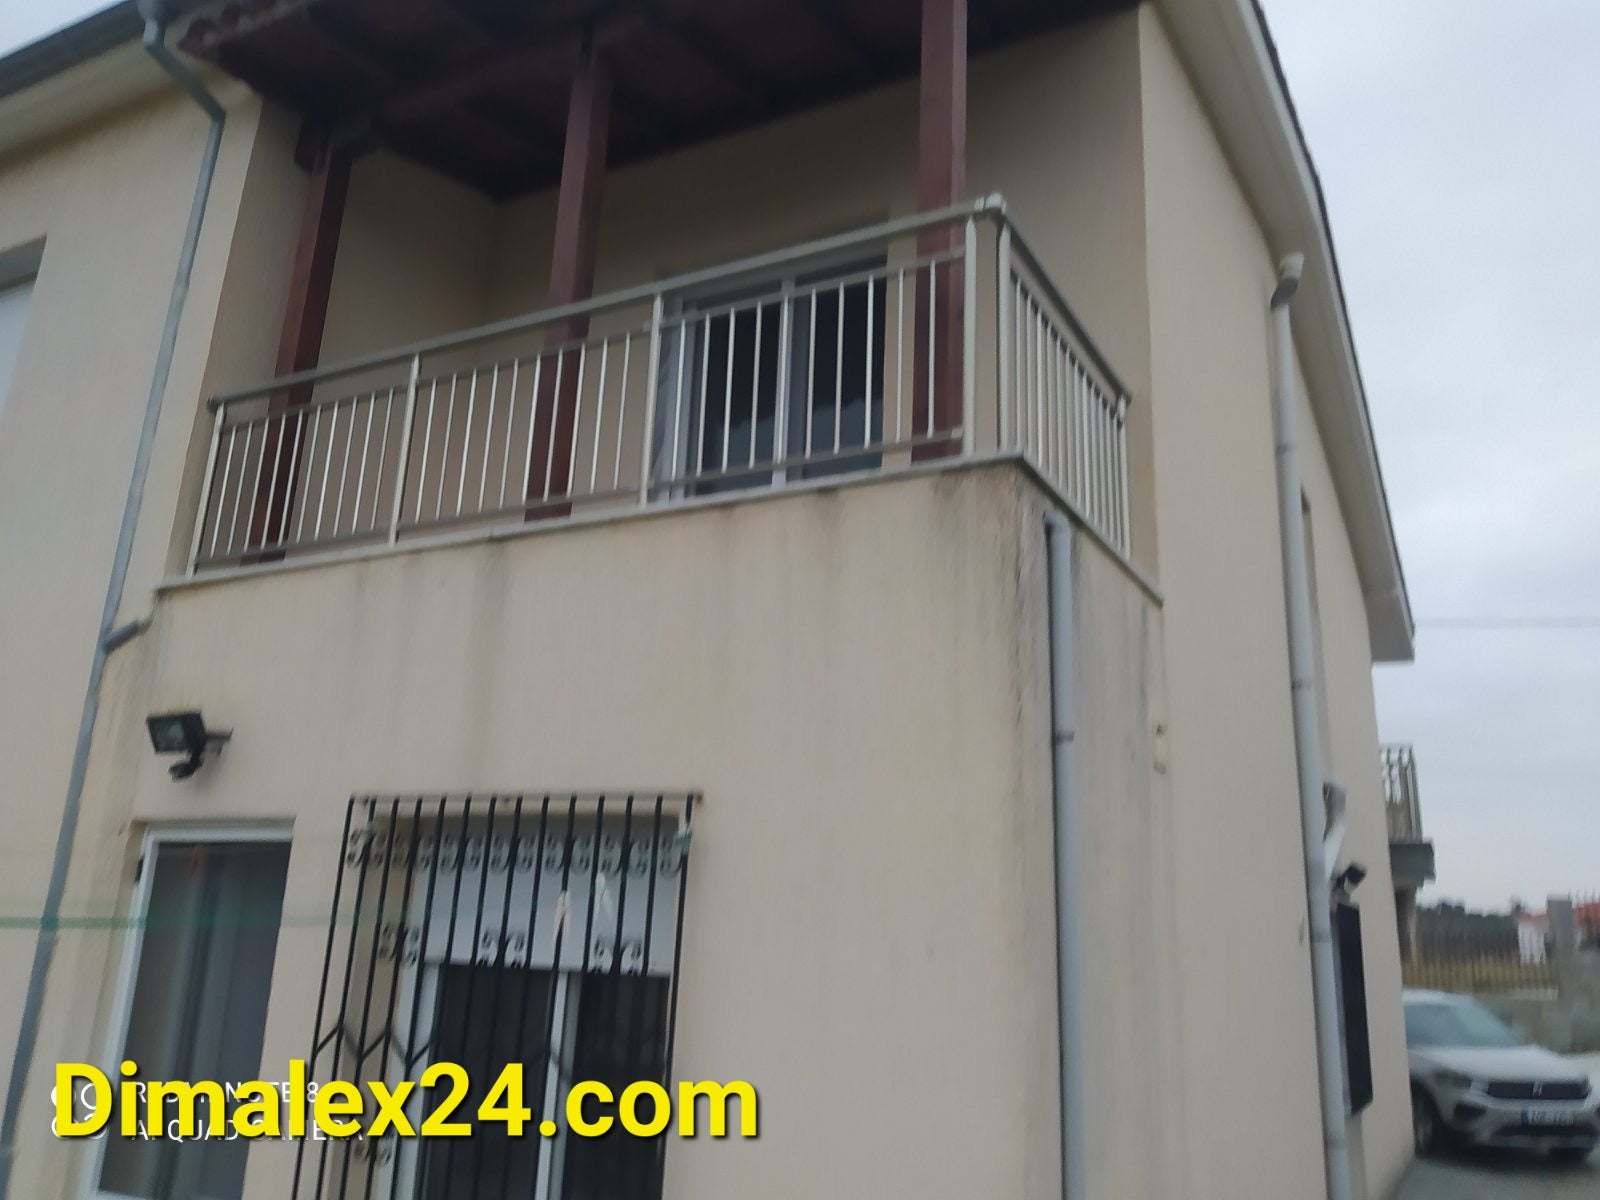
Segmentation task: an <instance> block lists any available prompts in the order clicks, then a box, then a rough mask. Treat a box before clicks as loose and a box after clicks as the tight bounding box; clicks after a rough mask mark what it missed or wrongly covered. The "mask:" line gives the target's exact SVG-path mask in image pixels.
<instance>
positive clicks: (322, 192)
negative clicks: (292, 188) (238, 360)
mask: <svg viewBox="0 0 1600 1200" xmlns="http://www.w3.org/2000/svg"><path fill="white" fill-rule="evenodd" d="M301 147H302V150H304V151H306V152H308V153H309V154H310V155H311V156H312V161H311V178H310V181H309V183H308V185H307V187H306V199H305V206H304V207H303V208H302V209H301V212H300V232H299V234H298V237H297V239H296V241H295V249H294V269H293V272H292V274H291V275H290V277H289V298H288V302H287V303H286V304H285V306H284V313H283V330H282V332H281V333H280V335H279V338H278V360H277V369H276V371H275V375H276V376H277V377H279V378H281V377H283V376H285V375H293V374H296V373H297V372H300V371H309V370H310V369H312V368H313V367H315V366H316V365H317V363H318V361H319V359H320V358H321V355H322V335H323V331H324V329H325V328H326V326H327V322H328V295H329V293H330V292H331V291H332V289H333V264H334V259H335V257H336V256H337V253H338V249H339V228H340V225H341V224H342V222H343V220H344V208H345V200H346V198H347V197H348V195H349V192H350V166H351V162H352V155H351V153H350V152H349V151H348V150H347V149H345V148H343V147H339V146H334V145H331V144H330V143H329V141H328V140H327V139H326V138H325V137H321V136H314V135H311V134H309V133H308V134H303V135H302V138H301ZM311 393H312V386H311V385H310V384H301V385H299V386H297V387H292V388H286V389H285V390H283V391H282V392H278V393H276V394H275V395H273V396H272V397H271V399H270V400H269V401H268V407H267V411H268V413H269V414H272V413H280V412H283V411H284V410H285V409H289V408H292V407H294V406H295V405H297V404H304V403H305V402H306V401H308V400H310V399H311ZM300 424H301V425H302V426H303V424H304V422H301V423H300ZM285 428H287V429H289V430H293V429H294V428H295V422H293V421H291V420H284V421H279V422H277V423H275V424H269V425H268V427H267V431H266V440H265V441H264V443H263V458H262V462H263V463H267V464H275V468H273V469H269V470H266V471H263V472H262V475H261V482H260V484H259V486H258V489H257V492H256V498H255V510H254V513H253V515H252V517H251V522H250V539H249V541H248V542H247V543H246V544H247V545H252V546H260V545H267V546H271V545H274V544H276V543H277V542H278V541H279V540H280V539H281V537H282V535H283V532H284V530H286V529H287V528H288V526H289V518H290V517H291V516H292V515H293V512H294V491H295V484H296V482H297V480H296V479H295V478H294V476H295V475H296V474H298V471H297V470H295V469H294V468H295V467H296V466H297V463H298V460H299V458H300V455H298V454H296V453H294V452H293V451H294V449H295V446H294V445H293V443H292V442H288V443H286V442H285V441H284V437H283V435H284V430H285ZM280 446H281V452H280ZM272 557H276V555H273V556H272Z"/></svg>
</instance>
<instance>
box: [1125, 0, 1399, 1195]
mask: <svg viewBox="0 0 1600 1200" xmlns="http://www.w3.org/2000/svg"><path fill="white" fill-rule="evenodd" d="M1141 28H1142V39H1141V40H1142V47H1143V54H1142V67H1143V76H1142V89H1143V96H1144V120H1145V136H1146V143H1145V144H1146V166H1145V171H1146V181H1147V184H1148V191H1147V193H1146V200H1145V211H1146V217H1147V222H1148V245H1149V263H1150V285H1149V287H1150V307H1151V363H1152V384H1151V387H1152V393H1153V400H1152V403H1153V405H1154V407H1155V410H1156V411H1155V431H1156V434H1155V467H1156V509H1157V520H1158V524H1159V526H1160V529H1161V547H1162V555H1161V573H1160V580H1161V587H1162V590H1163V594H1164V596H1165V599H1166V610H1165V615H1166V634H1167V670H1168V674H1167V681H1168V687H1169V696H1170V706H1171V712H1172V724H1171V753H1172V789H1173V809H1174V819H1175V824H1176V827H1177V833H1176V838H1177V841H1178V844H1179V845H1180V846H1181V847H1182V853H1181V854H1180V855H1178V857H1177V864H1176V872H1175V881H1176V893H1177V910H1178V920H1179V928H1180V932H1179V938H1178V940H1179V945H1180V958H1181V961H1182V962H1183V966H1184V969H1183V972H1182V978H1183V984H1182V987H1183V994H1182V1008H1183V1038H1184V1055H1185V1066H1186V1071H1185V1078H1186V1083H1187V1087H1188V1089H1189V1092H1188V1109H1189V1112H1190V1114H1191V1124H1190V1128H1189V1142H1190V1154H1191V1168H1192V1171H1193V1172H1194V1174H1193V1177H1192V1179H1193V1183H1192V1186H1193V1188H1194V1194H1197V1195H1228V1196H1261V1197H1268V1196H1281V1195H1312V1194H1317V1193H1318V1192H1319V1190H1320V1189H1321V1187H1322V1146H1321V1129H1320V1123H1319V1121H1320V1118H1319V1109H1318V1099H1317V1093H1316V1090H1315V1087H1314V1086H1312V1084H1313V1081H1314V1079H1315V1071H1316V1061H1315V1057H1314V1038H1313V1024H1312V1020H1313V1019H1312V1004H1311V987H1310V968H1309V951H1308V948H1307V942H1306V913H1305V904H1304V899H1303V895H1304V892H1303V889H1304V870H1303V867H1302V865H1301V862H1302V857H1301V854H1302V852H1301V841H1300V816H1299V806H1298V799H1297V795H1298V793H1297V783H1296V767H1295V753H1294V740H1293V729H1292V724H1291V721H1290V711H1289V703H1288V697H1289V691H1288V678H1289V674H1288V650H1287V632H1286V628H1285V623H1284V615H1283V601H1282V595H1283V592H1282V576H1281V556H1280V551H1279V529H1278V518H1277V508H1276V496H1275V467H1274V461H1273V430H1272V420H1271V409H1270V407H1269V404H1270V391H1269V380H1268V325H1267V299H1268V296H1269V295H1270V293H1271V290H1272V287H1273V272H1274V262H1273V259H1272V256H1271V254H1270V253H1269V251H1268V248H1267V245H1266V242H1265V239H1264V238H1263V236H1262V233H1261V229H1260V226H1259V224H1258V223H1257V220H1256V218H1255V216H1254V215H1253V213H1252V211H1251V207H1250V204H1249V202H1248V200H1247V199H1246V197H1245V196H1244V194H1243V193H1242V192H1241V190H1240V188H1239V185H1238V182H1237V180H1236V178H1235V176H1234V174H1233V172H1232V171H1231V169H1230V167H1229V164H1228V162H1227V161H1226V159H1225V158H1224V157H1223V155H1222V153H1221V151H1220V150H1219V148H1218V146H1217V143H1216V140H1215V138H1214V137H1213V136H1212V135H1211V131H1210V129H1209V126H1208V124H1207V119H1206V116H1205V114H1204V112H1203V110H1202V109H1201V107H1200V105H1199V103H1198V101H1197V100H1196V98H1195V95H1194V92H1193V90H1192V88H1191V87H1190V84H1189V81H1188V79H1187V77H1186V75H1185V73H1184V70H1183V67H1182V65H1181V63H1180V62H1179V60H1178V58H1177V56H1176V54H1175V52H1174V50H1173V48H1172V45H1171V44H1170V42H1169V40H1168V38H1167V36H1166V33H1165V31H1164V30H1163V28H1162V26H1161V23H1160V21H1159V19H1158V18H1157V17H1156V16H1155V14H1154V12H1153V11H1152V10H1146V11H1145V12H1144V14H1143V16H1142V26H1141ZM1200 230H1203V231H1204V234H1205V235H1204V236H1198V235H1197V231H1200ZM1303 390H1304V389H1303V388H1302V392H1303ZM1301 410H1302V420H1301V424H1302V444H1303V447H1304V453H1303V455H1302V461H1303V470H1304V472H1305V475H1306V492H1307V495H1308V498H1309V500H1310V504H1311V510H1312V520H1313V524H1314V527H1315V544H1316V554H1317V562H1316V574H1317V577H1318V583H1319V588H1320V597H1319V598H1320V604H1319V609H1320V617H1321V632H1322V643H1323V649H1324V657H1325V659H1326V661H1327V663H1328V679H1327V680H1326V681H1325V686H1324V688H1323V691H1324V693H1325V694H1326V696H1327V697H1328V702H1329V722H1328V723H1329V728H1330V731H1331V735H1332V740H1333V747H1332V754H1331V756H1330V759H1331V770H1330V774H1331V775H1332V776H1333V777H1335V778H1338V779H1339V780H1340V781H1341V782H1343V783H1344V784H1345V785H1346V787H1347V788H1348V790H1349V797H1350V813H1351V823H1352V827H1353V829H1352V837H1351V843H1350V845H1351V849H1352V850H1353V851H1354V853H1355V854H1356V857H1358V858H1359V859H1360V860H1361V861H1362V862H1363V863H1364V864H1365V865H1366V866H1367V867H1368V868H1369V870H1370V871H1371V875H1370V876H1369V878H1368V880H1367V882H1366V884H1365V885H1364V886H1363V888H1362V890H1361V893H1360V895H1359V899H1360V900H1362V901H1363V906H1364V918H1365V919H1364V921H1363V928H1364V933H1365V946H1366V970H1367V980H1368V992H1369V1015H1370V1020H1371V1025H1372V1050H1373V1067H1374V1073H1375V1077H1376V1087H1377V1092H1378V1096H1377V1100H1376V1102H1375V1104H1374V1106H1373V1107H1372V1108H1371V1109H1370V1110H1368V1112H1367V1113H1366V1114H1364V1115H1363V1116H1362V1117H1361V1118H1359V1119H1358V1120H1356V1121H1354V1122H1352V1137H1353V1141H1354V1142H1355V1144H1356V1146H1357V1166H1358V1176H1361V1177H1363V1182H1364V1183H1365V1185H1366V1194H1368V1195H1370V1196H1373V1197H1381V1196H1384V1195H1386V1194H1387V1192H1388V1190H1389V1187H1390V1186H1391V1184H1392V1183H1393V1181H1394V1180H1395V1178H1396V1177H1397V1175H1398V1173H1399V1170H1400V1169H1401V1167H1403V1165H1404V1163H1405V1162H1406V1160H1407V1158H1408V1156H1409V1151H1410V1148H1409V1136H1408V1127H1409V1122H1408V1119H1407V1117H1406V1113H1407V1112H1408V1111H1409V1093H1408V1089H1407V1085H1406V1082H1405V1068H1404V1054H1403V1049H1402V1045H1403V1038H1402V1032H1401V1021H1400V1010H1399V964H1398V958H1397V952H1396V947H1395V932H1394V928H1393V920H1392V916H1391V913H1392V909H1391V905H1390V902H1389V899H1388V896H1389V882H1388V862H1387V850H1386V843H1385V842H1384V836H1385V835H1384V834H1383V832H1382V825H1383V815H1382V804H1381V800H1380V799H1379V797H1378V795H1377V779H1376V765H1375V764H1376V763H1377V754H1378V748H1377V733H1376V719H1375V716H1374V709H1373V697H1372V685H1371V665H1372V664H1371V653H1370V650H1369V645H1370V643H1369V641H1368V638H1367V630H1366V621H1365V615H1364V609H1363V607H1362V602H1361V596H1360V590H1359V586H1358V584H1357V581H1356V577H1355V568H1354V559H1353V556H1352V554H1351V550H1350V545H1349V541H1348V537H1347V534H1346V531H1345V528H1344V525H1343V523H1342V521H1341V519H1340V516H1339V510H1338V505H1337V501H1336V499H1335V497H1334V494H1333V490H1332V483H1331V479H1330V477H1329V475H1328V469H1327V465H1326V459H1325V457H1324V456H1323V454H1322V450H1321V447H1320V444H1319V441H1318V438H1317V431H1316V427H1315V424H1314V422H1313V420H1312V418H1311V414H1310V409H1309V405H1307V404H1306V403H1305V400H1304V396H1303V395H1302V397H1301ZM1266 1096H1270V1097H1271V1098H1272V1102H1271V1103H1270V1104H1268V1105H1263V1104H1262V1103H1261V1100H1262V1098H1263V1097H1266ZM1241 1112H1251V1113H1252V1114H1253V1116H1252V1123H1253V1128H1254V1130H1255V1136H1254V1137H1252V1138H1248V1139H1247V1138H1241V1137H1239V1136H1238V1125H1237V1121H1238V1114H1239V1113H1241ZM1363 1160H1364V1164H1365V1165H1364V1167H1363V1166H1362V1161H1363Z"/></svg>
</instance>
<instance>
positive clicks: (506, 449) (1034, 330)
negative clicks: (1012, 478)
mask: <svg viewBox="0 0 1600 1200" xmlns="http://www.w3.org/2000/svg"><path fill="white" fill-rule="evenodd" d="M941 308H943V309H944V311H943V312H941ZM209 403H210V409H211V411H212V413H213V424H212V432H211V444H210V451H209V455H208V459H207V463H206V468H205V477H204V483H203V487H202V495H201V501H200V509H199V513H198V516H197V519H196V521H195V526H194V533H193V540H192V544H191V551H190V557H189V564H188V566H189V572H190V573H191V574H195V573H203V572H216V571H218V570H223V569H239V568H250V567H254V566H258V565H262V564H266V563H271V562H277V561H281V560H284V559H300V558H307V557H311V556H324V557H325V556H336V555H338V554H341V553H347V552H350V551H354V550H357V549H361V548H370V547H383V546H395V545H400V544H411V543H415V542H417V541H420V540H425V539H430V538H438V537H441V536H474V535H481V534H483V533H485V532H486V531H491V530H500V529H505V528H508V527H518V528H522V527H526V525H527V523H529V522H550V521H561V520H568V519H572V518H576V517H580V516H591V515H595V514H604V513H615V512H621V511H626V510H631V509H639V508H653V507H657V506H661V505H672V504H683V503H686V502H691V501H695V500H701V499H704V498H708V497H717V496H723V497H726V496H727V495H729V494H731V493H737V494H748V493H751V492H755V491H760V490H770V489H775V488H786V487H795V486H801V485H813V486H814V485H816V484H817V483H818V482H819V481H833V480H836V479H839V478H841V477H844V476H848V475H859V474H862V473H879V472H889V471H898V470H905V469H910V468H912V467H914V466H917V465H919V464H923V463H927V462H930V461H934V460H938V461H945V462H948V461H952V460H964V459H972V458H977V457H988V456H997V455H1015V456H1019V457H1021V458H1022V459H1025V460H1026V461H1027V462H1028V463H1029V464H1030V465H1031V466H1032V468H1033V469H1034V470H1035V471H1036V472H1037V473H1038V474H1039V476H1041V477H1042V479H1043V480H1045V481H1046V482H1047V483H1048V484H1049V485H1050V486H1051V487H1053V488H1054V489H1055V490H1056V491H1057V492H1058V493H1059V495H1060V497H1061V498H1062V500H1063V501H1064V502H1065V503H1067V504H1068V505H1070V506H1071V507H1073V508H1074V509H1076V510H1077V512H1078V513H1079V515H1080V516H1081V518H1082V519H1083V520H1084V522H1085V523H1086V524H1088V525H1089V526H1090V527H1091V528H1092V529H1094V530H1095V531H1097V532H1098V534H1099V535H1100V536H1101V537H1102V538H1103V539H1104V541H1105V542H1106V543H1107V544H1108V545H1109V546H1110V547H1112V548H1113V549H1115V550H1116V551H1117V552H1119V553H1121V554H1123V555H1124V556H1125V555H1126V554H1127V552H1128V548H1129V521H1128V490H1129V479H1128V455H1127V445H1126V425H1127V412H1128V404H1129V397H1128V393H1127V391H1126V389H1125V388H1124V387H1123V386H1122V385H1121V383H1120V382H1119V381H1118V379H1117V377H1116V375H1115V373H1114V372H1113V370H1112V368H1111V367H1110V365H1109V364H1108V363H1107V362H1106V360H1105V359H1104V357H1103V356H1102V355H1101V354H1100V353H1099V352H1098V351H1097V350H1096V348H1095V346H1094V343H1093V342H1092V340H1091V339H1090V338H1089V336H1088V335H1087V334H1086V332H1085V331H1084V329H1083V328H1082V327H1081V325H1080V324H1079V323H1078V321H1077V320H1076V319H1075V318H1074V317H1073V315H1072V311H1071V309H1070V307H1069V306H1068V304H1067V302H1066V300H1065V299H1064V298H1063V296H1062V293H1061V291H1060V289H1059V288H1057V286H1056V285H1055V283H1054V282H1053V281H1052V280H1051V279H1050V277H1049V275H1048V273H1047V272H1046V271H1045V270H1044V268H1043V267H1042V266H1041V264H1040V262H1039V259H1038V258H1037V257H1036V256H1035V254H1034V253H1033V251H1032V250H1031V249H1030V247H1029V243H1028V241H1027V240H1026V238H1024V237H1023V236H1022V234H1021V233H1020V231H1019V230H1018V229H1017V228H1016V225H1015V223H1014V222H1013V221H1012V219H1011V218H1010V216H1009V215H1008V214H1007V212H1006V208H1005V205H1004V203H1003V202H1002V201H1001V200H1000V199H999V198H997V197H996V198H989V199H985V200H982V201H979V202H977V203H975V204H968V205H963V206H960V207H959V208H954V209H947V210H944V211H942V212H938V213H931V214H926V215H919V216H914V217H907V218H902V219H899V220H895V221H890V222H886V223H883V224H879V225H876V226H873V227H870V228H865V229H861V230H858V231H856V232H853V233H848V234H843V235H838V236H834V237H829V238H824V239H821V240H816V241H811V242H807V243H804V244H800V245H792V246H788V247H785V248H783V249H780V250H775V251H772V252H770V253H766V254H761V255H757V256H754V257H751V258H746V259H743V260H740V261H737V262H732V263H728V264H725V265H723V266H719V267H715V268H711V269H707V270H702V271H696V272H692V273H689V274H686V275H682V276H679V277H676V278H673V279H668V280H664V281H662V282H659V283H654V284H650V285H647V286H643V287H638V288H632V289H628V290H625V291H620V292H614V293H611V294H609V295H603V296H599V297H596V298H594V299H592V300H588V301H584V302H582V303H578V304H572V305H567V306H563V307H560V308H554V309H548V310H545V311H542V312H536V313H532V314H529V315H526V316H522V317H517V318H514V319H511V320H506V321H501V322H497V323H495V324H491V325H486V326H481V327H479V328H476V329H471V330H467V331H464V332H462V333H459V334H453V335H450V336H447V337H441V338H436V339H432V340H429V341H426V342H421V343H417V344H413V345H410V346H404V347H398V348H396V349H394V350H392V351H387V352H384V353H381V354H378V355H375V356H371V357H367V358H364V359H361V360H358V361H354V362H349V363H344V364H340V365H335V366H330V367H327V368H319V369H317V370H313V371H306V372H301V373H299V374H295V375H291V376H286V377H284V378H281V379H277V380H274V381H272V382H270V383H267V384H264V385H261V386H259V387H254V388H250V389H248V390H245V391H241V392H235V393H232V394H230V395H224V396H218V397H216V398H214V399H212V400H211V401H210V402H209Z"/></svg>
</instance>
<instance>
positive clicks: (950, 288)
mask: <svg viewBox="0 0 1600 1200" xmlns="http://www.w3.org/2000/svg"><path fill="white" fill-rule="evenodd" d="M966 190H967V0H922V75H921V81H920V88H919V101H918V122H917V205H918V207H919V208H920V209H921V210H922V211H924V212H928V211H930V210H933V209H937V208H944V207H946V206H947V205H951V204H955V203H956V202H957V201H959V200H960V199H961V198H962V197H963V196H964V195H965V194H966ZM956 244H957V240H956V230H954V229H953V228H944V229H932V230H928V231H925V232H924V233H922V234H921V235H919V237H918V239H917V250H918V252H919V254H921V255H924V256H926V255H933V254H942V253H945V252H947V251H949V250H951V249H953V248H954V247H955V246H956ZM962 282H963V281H962V278H961V267H960V264H959V263H957V262H950V263H941V264H939V266H938V269H937V270H934V271H929V270H924V271H923V272H922V273H921V277H920V279H919V283H918V287H917V319H916V343H915V344H916V366H915V380H914V389H913V397H914V407H913V413H914V414H915V422H916V424H915V428H916V430H917V432H918V433H919V434H925V433H926V431H927V430H928V429H929V428H930V426H931V428H932V429H933V431H934V434H935V435H938V434H942V433H948V432H950V431H952V430H954V429H955V428H956V427H957V426H958V425H959V424H960V423H961V408H962V405H961V388H962V370H961V366H962V364H961V355H962V337H961V330H962V318H963V314H962V307H963V303H964V295H965V289H964V288H963V286H962ZM929 338H932V339H933V355H932V358H933V363H932V369H931V371H930V369H929V362H928V360H929V353H928V345H929ZM930 409H931V410H932V411H931V420H930ZM959 449H960V441H959V439H956V438H949V439H939V440H936V441H934V442H933V443H930V444H928V445H924V446H919V447H917V448H916V449H915V451H913V453H912V458H913V459H927V458H940V457H944V456H946V455H949V454H954V453H956V452H957V451H958V450H959Z"/></svg>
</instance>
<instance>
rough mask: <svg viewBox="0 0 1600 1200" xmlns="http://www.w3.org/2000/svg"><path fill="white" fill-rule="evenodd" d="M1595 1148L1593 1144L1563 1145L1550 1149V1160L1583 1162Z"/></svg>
mask: <svg viewBox="0 0 1600 1200" xmlns="http://www.w3.org/2000/svg"><path fill="white" fill-rule="evenodd" d="M1593 1150H1594V1147H1593V1146H1562V1147H1560V1148H1559V1149H1556V1150H1552V1151H1550V1161H1551V1162H1558V1163H1574V1164H1575V1163H1581V1162H1582V1161H1583V1160H1584V1159H1586V1158H1588V1157H1589V1155H1590V1153H1592V1152H1593Z"/></svg>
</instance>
